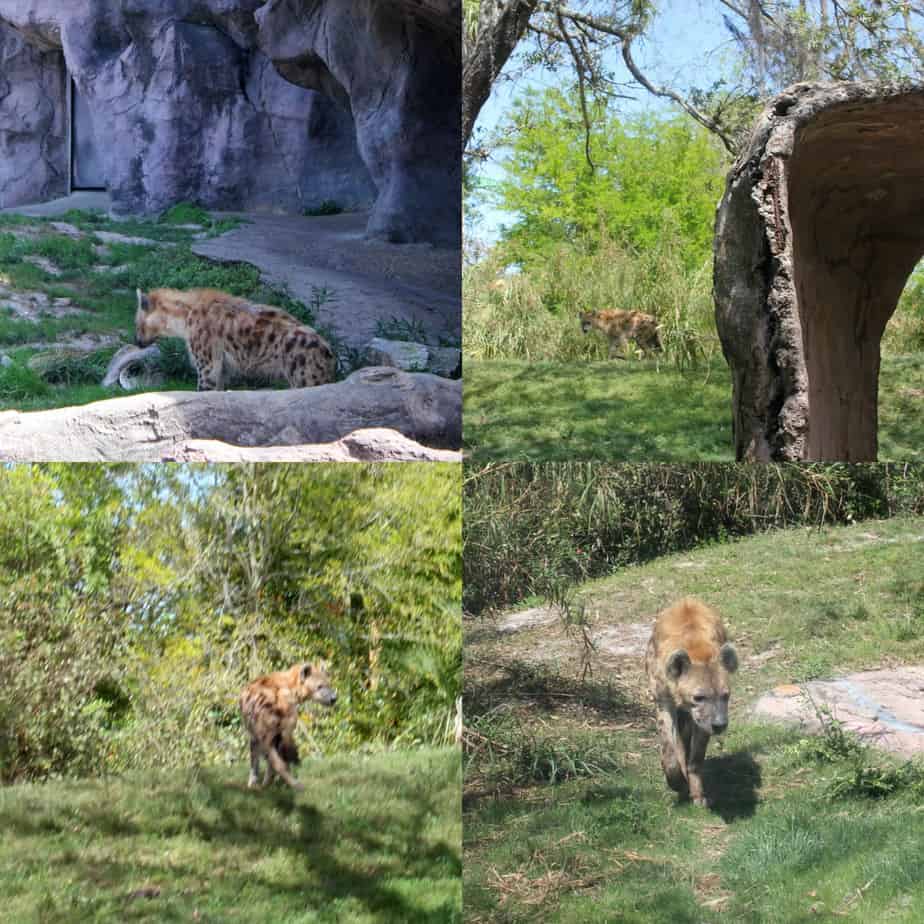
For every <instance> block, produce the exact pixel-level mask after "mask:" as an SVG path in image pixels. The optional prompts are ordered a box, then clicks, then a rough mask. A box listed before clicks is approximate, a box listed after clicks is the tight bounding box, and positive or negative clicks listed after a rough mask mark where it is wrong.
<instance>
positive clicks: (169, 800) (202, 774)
mask: <svg viewBox="0 0 924 924" xmlns="http://www.w3.org/2000/svg"><path fill="white" fill-rule="evenodd" d="M299 777H300V778H301V779H302V780H303V781H304V782H305V783H306V789H305V792H303V793H297V794H296V793H293V792H292V791H291V790H289V789H287V788H286V787H283V786H281V785H275V786H273V787H271V788H270V789H267V790H263V791H250V790H248V789H247V788H246V785H245V784H246V779H247V768H245V767H243V766H240V767H236V768H234V769H233V770H216V769H209V770H188V771H184V772H182V773H178V774H177V773H173V774H168V773H165V772H151V773H135V774H132V775H130V776H126V777H124V778H116V779H111V780H82V781H77V782H73V781H69V782H57V783H45V784H42V785H20V786H12V787H8V788H6V789H0V826H2V829H3V832H4V836H3V839H2V842H0V890H2V893H3V896H4V906H3V914H2V916H3V920H4V921H7V922H9V924H27V922H30V924H31V922H38V921H41V922H43V924H58V922H61V924H64V922H75V924H76V922H80V924H84V922H105V921H113V922H120V924H121V922H124V921H157V922H167V921H199V922H216V924H220V922H226V921H241V922H247V924H250V922H253V921H278V922H279V924H324V922H356V924H364V922H391V921H393V922H396V924H397V922H405V921H408V922H413V921H419V922H426V924H436V922H440V924H442V922H452V921H460V920H461V917H462V914H461V849H460V839H461V820H460V817H459V793H460V766H459V756H458V751H455V750H448V749H443V750H420V751H399V752H389V753H382V754H375V755H372V756H359V755H344V756H341V757H334V758H331V759H329V760H311V761H306V762H304V763H303V764H302V766H301V768H300V770H299Z"/></svg>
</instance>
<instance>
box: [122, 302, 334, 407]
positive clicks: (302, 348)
mask: <svg viewBox="0 0 924 924" xmlns="http://www.w3.org/2000/svg"><path fill="white" fill-rule="evenodd" d="M158 337H181V338H182V339H183V340H185V341H186V346H187V349H188V351H189V357H190V360H191V361H192V364H193V366H195V369H196V374H197V376H198V384H199V390H200V391H212V390H218V391H220V390H221V389H223V388H225V387H226V386H227V384H228V382H229V381H231V380H232V379H256V380H261V381H284V382H286V383H287V384H288V385H289V387H290V388H305V387H306V386H309V385H323V384H325V383H327V382H332V381H333V380H334V376H335V374H336V370H337V360H336V357H335V356H334V353H333V350H331V348H330V345H329V344H328V343H327V341H326V340H324V338H323V337H321V336H320V334H318V333H317V331H315V330H313V329H312V328H310V327H308V326H307V325H305V324H302V323H300V322H299V321H298V319H297V318H294V317H292V315H290V314H289V313H288V312H286V311H283V310H282V309H281V308H273V307H272V306H270V305H259V304H255V303H253V302H248V301H247V300H246V299H243V298H236V297H235V296H233V295H228V294H227V293H226V292H218V291H216V290H215V289H189V290H188V291H185V292H184V291H180V290H179V289H153V290H151V291H150V292H148V293H147V294H145V293H143V292H141V291H140V290H139V291H138V310H137V312H136V314H135V341H136V343H137V344H138V346H141V347H145V346H149V345H150V344H152V343H153V342H154V341H155V340H157V338H158Z"/></svg>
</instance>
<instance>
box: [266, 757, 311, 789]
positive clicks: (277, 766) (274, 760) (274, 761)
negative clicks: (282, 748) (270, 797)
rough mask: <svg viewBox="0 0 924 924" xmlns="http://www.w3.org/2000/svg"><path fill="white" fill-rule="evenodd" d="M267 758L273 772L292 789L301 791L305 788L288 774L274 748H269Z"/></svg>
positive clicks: (284, 763) (283, 762)
mask: <svg viewBox="0 0 924 924" xmlns="http://www.w3.org/2000/svg"><path fill="white" fill-rule="evenodd" d="M267 757H268V759H269V763H270V766H271V767H272V768H273V770H275V771H276V773H278V774H279V775H280V776H281V777H282V778H283V779H284V780H285V781H286V782H287V783H288V784H289V785H290V786H291V787H292V788H293V789H296V790H298V791H301V790H303V789H304V788H305V787H304V786H303V785H302V784H301V783H299V781H298V780H297V779H295V777H294V776H292V774H291V773H289V768H288V767H287V766H286V762H285V761H284V760H283V759H282V757H280V756H279V751H277V750H276V748H275V747H272V746H271V747H270V749H269V751H268V752H267Z"/></svg>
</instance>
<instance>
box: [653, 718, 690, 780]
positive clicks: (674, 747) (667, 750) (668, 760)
mask: <svg viewBox="0 0 924 924" xmlns="http://www.w3.org/2000/svg"><path fill="white" fill-rule="evenodd" d="M658 733H659V735H660V737H661V768H662V769H663V770H664V777H665V779H666V780H667V785H668V786H670V788H671V789H673V790H674V792H679V793H681V794H683V795H685V794H686V792H687V775H686V755H685V754H684V748H683V739H682V737H681V734H680V729H679V728H678V727H677V715H676V713H675V712H674V711H673V710H672V709H670V708H668V707H667V706H662V705H658Z"/></svg>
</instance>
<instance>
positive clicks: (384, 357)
mask: <svg viewBox="0 0 924 924" xmlns="http://www.w3.org/2000/svg"><path fill="white" fill-rule="evenodd" d="M365 355H366V362H368V363H370V364H371V365H377V366H394V367H395V368H397V369H403V370H404V371H405V372H432V373H433V374H434V375H441V376H443V377H444V378H458V377H459V376H460V375H461V374H462V351H461V350H458V349H455V348H454V347H432V346H428V345H427V344H425V343H413V342H409V341H404V340H387V339H385V338H383V337H375V338H373V339H372V340H370V341H369V344H368V345H367V346H366V354H365Z"/></svg>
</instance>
